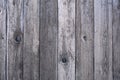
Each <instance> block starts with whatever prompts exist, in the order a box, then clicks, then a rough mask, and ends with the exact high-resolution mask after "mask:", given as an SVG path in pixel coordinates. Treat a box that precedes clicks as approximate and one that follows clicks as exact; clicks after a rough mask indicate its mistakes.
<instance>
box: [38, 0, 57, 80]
mask: <svg viewBox="0 0 120 80" xmlns="http://www.w3.org/2000/svg"><path fill="white" fill-rule="evenodd" d="M57 17H58V16H57V0H41V2H40V80H57V32H58V31H57V29H58V27H57Z"/></svg>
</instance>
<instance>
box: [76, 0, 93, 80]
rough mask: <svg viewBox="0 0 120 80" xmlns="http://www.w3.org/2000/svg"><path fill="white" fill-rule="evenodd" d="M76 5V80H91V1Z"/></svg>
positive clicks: (85, 0) (78, 0) (81, 1)
mask: <svg viewBox="0 0 120 80" xmlns="http://www.w3.org/2000/svg"><path fill="white" fill-rule="evenodd" d="M76 3H77V4H76V80H93V78H94V70H93V68H94V66H93V60H94V59H93V56H94V54H93V53H94V19H93V18H94V15H93V14H94V10H93V9H94V8H93V0H77V2H76Z"/></svg>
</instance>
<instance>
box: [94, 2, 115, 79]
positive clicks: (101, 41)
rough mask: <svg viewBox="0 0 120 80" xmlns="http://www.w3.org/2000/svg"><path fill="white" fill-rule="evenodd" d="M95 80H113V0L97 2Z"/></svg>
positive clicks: (95, 15) (95, 18) (95, 4)
mask: <svg viewBox="0 0 120 80" xmlns="http://www.w3.org/2000/svg"><path fill="white" fill-rule="evenodd" d="M94 7H95V13H94V20H95V24H94V26H95V28H94V29H95V31H94V34H95V39H94V55H95V80H113V78H112V0H95V3H94Z"/></svg>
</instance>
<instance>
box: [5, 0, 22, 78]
mask: <svg viewBox="0 0 120 80" xmlns="http://www.w3.org/2000/svg"><path fill="white" fill-rule="evenodd" d="M7 8H8V9H7V41H8V42H7V54H8V79H9V80H23V78H22V77H23V61H22V55H23V54H22V53H23V48H22V46H23V0H7Z"/></svg>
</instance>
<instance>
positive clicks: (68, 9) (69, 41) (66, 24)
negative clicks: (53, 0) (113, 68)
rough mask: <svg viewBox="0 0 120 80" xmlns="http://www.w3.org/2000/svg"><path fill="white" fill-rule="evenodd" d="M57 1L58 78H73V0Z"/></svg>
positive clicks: (68, 79) (73, 79) (60, 79)
mask: <svg viewBox="0 0 120 80" xmlns="http://www.w3.org/2000/svg"><path fill="white" fill-rule="evenodd" d="M58 3H59V4H58V26H59V29H58V40H59V41H58V80H75V0H58Z"/></svg>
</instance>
